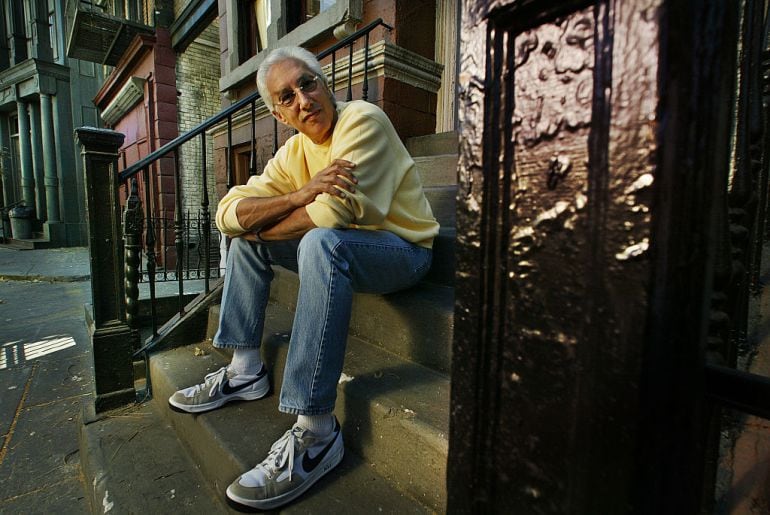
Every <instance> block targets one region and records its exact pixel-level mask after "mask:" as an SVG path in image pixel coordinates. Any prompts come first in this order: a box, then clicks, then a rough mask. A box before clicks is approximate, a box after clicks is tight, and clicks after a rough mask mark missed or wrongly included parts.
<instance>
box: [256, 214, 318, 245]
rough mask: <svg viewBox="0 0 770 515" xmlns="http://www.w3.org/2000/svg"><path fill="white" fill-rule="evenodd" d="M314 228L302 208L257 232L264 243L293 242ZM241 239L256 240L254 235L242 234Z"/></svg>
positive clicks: (314, 225)
mask: <svg viewBox="0 0 770 515" xmlns="http://www.w3.org/2000/svg"><path fill="white" fill-rule="evenodd" d="M315 227H316V224H314V223H313V221H312V220H311V219H310V216H308V214H307V210H306V209H305V207H304V206H302V207H300V208H297V209H295V210H294V211H292V212H291V213H289V215H288V216H286V217H284V218H282V219H281V220H280V221H278V222H276V223H274V224H272V225H268V226H266V227H263V228H262V229H261V230H259V231H257V232H258V233H259V239H261V240H264V241H280V240H294V239H298V238H301V237H302V236H303V235H304V234H305V233H306V232H308V231H309V230H310V229H313V228H315ZM243 238H246V239H247V240H256V239H257V237H256V233H255V232H249V233H244V234H243Z"/></svg>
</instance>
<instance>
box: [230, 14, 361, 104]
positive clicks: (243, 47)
mask: <svg viewBox="0 0 770 515" xmlns="http://www.w3.org/2000/svg"><path fill="white" fill-rule="evenodd" d="M225 2H226V12H227V13H231V14H232V16H228V17H227V20H228V23H227V33H228V52H229V59H228V68H229V70H228V71H229V74H225V77H223V78H222V82H221V85H222V86H223V87H224V88H225V89H228V88H229V87H231V86H235V85H237V84H239V83H243V82H244V81H246V80H248V77H249V76H251V75H252V74H253V73H255V72H256V69H257V66H258V64H259V58H256V59H255V58H254V57H255V56H257V55H259V54H260V52H262V51H263V50H265V49H267V48H276V47H279V46H287V45H303V44H306V43H308V42H310V41H313V40H317V39H318V38H321V37H326V36H327V35H330V34H331V32H332V30H334V28H335V27H337V26H338V25H341V24H343V23H351V24H356V23H360V21H361V19H362V18H363V4H364V1H363V0H296V1H295V0H292V1H290V2H289V1H286V0H225ZM236 70H237V71H236ZM228 75H231V76H228Z"/></svg>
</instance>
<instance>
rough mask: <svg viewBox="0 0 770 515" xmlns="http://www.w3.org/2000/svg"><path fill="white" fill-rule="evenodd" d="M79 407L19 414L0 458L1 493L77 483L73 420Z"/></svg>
mask: <svg viewBox="0 0 770 515" xmlns="http://www.w3.org/2000/svg"><path fill="white" fill-rule="evenodd" d="M80 405H81V401H80V400H79V399H77V400H70V401H59V402H56V403H53V404H50V405H46V406H42V407H33V408H26V409H24V410H22V412H21V413H20V415H19V418H18V423H17V424H16V426H15V428H14V432H13V434H11V435H10V441H9V445H8V446H7V447H6V448H5V449H4V450H5V451H6V452H5V453H4V454H3V455H2V456H0V458H2V461H1V462H0V477H2V478H4V483H5V486H4V487H3V490H5V491H6V492H7V493H9V494H12V493H15V494H16V495H21V494H26V493H29V492H33V491H37V490H41V489H47V488H49V487H52V486H53V485H56V484H57V483H59V482H61V481H62V480H65V479H78V477H79V475H80V469H79V465H80V462H79V451H78V442H77V426H76V420H77V417H78V413H79V410H80ZM9 487H11V488H9ZM0 512H2V510H1V509H0Z"/></svg>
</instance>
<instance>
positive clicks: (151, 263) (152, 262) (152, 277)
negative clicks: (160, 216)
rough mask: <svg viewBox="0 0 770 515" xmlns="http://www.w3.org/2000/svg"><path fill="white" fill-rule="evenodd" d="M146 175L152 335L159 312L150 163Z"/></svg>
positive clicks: (147, 247) (156, 327) (146, 242)
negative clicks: (156, 295)
mask: <svg viewBox="0 0 770 515" xmlns="http://www.w3.org/2000/svg"><path fill="white" fill-rule="evenodd" d="M142 174H143V177H144V205H145V206H146V208H147V232H146V233H145V234H146V236H145V239H144V245H145V247H146V249H147V250H146V251H145V256H146V258H147V281H148V282H149V287H150V320H151V323H152V336H153V337H155V336H157V335H158V314H157V311H156V309H155V224H154V223H153V220H152V203H151V202H150V200H151V199H152V181H151V180H150V167H149V165H148V166H146V167H145V168H143V169H142Z"/></svg>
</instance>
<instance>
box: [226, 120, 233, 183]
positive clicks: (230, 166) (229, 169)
mask: <svg viewBox="0 0 770 515" xmlns="http://www.w3.org/2000/svg"><path fill="white" fill-rule="evenodd" d="M233 186H235V177H233V117H232V116H228V117H227V189H228V190H230V188H232V187H233Z"/></svg>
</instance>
